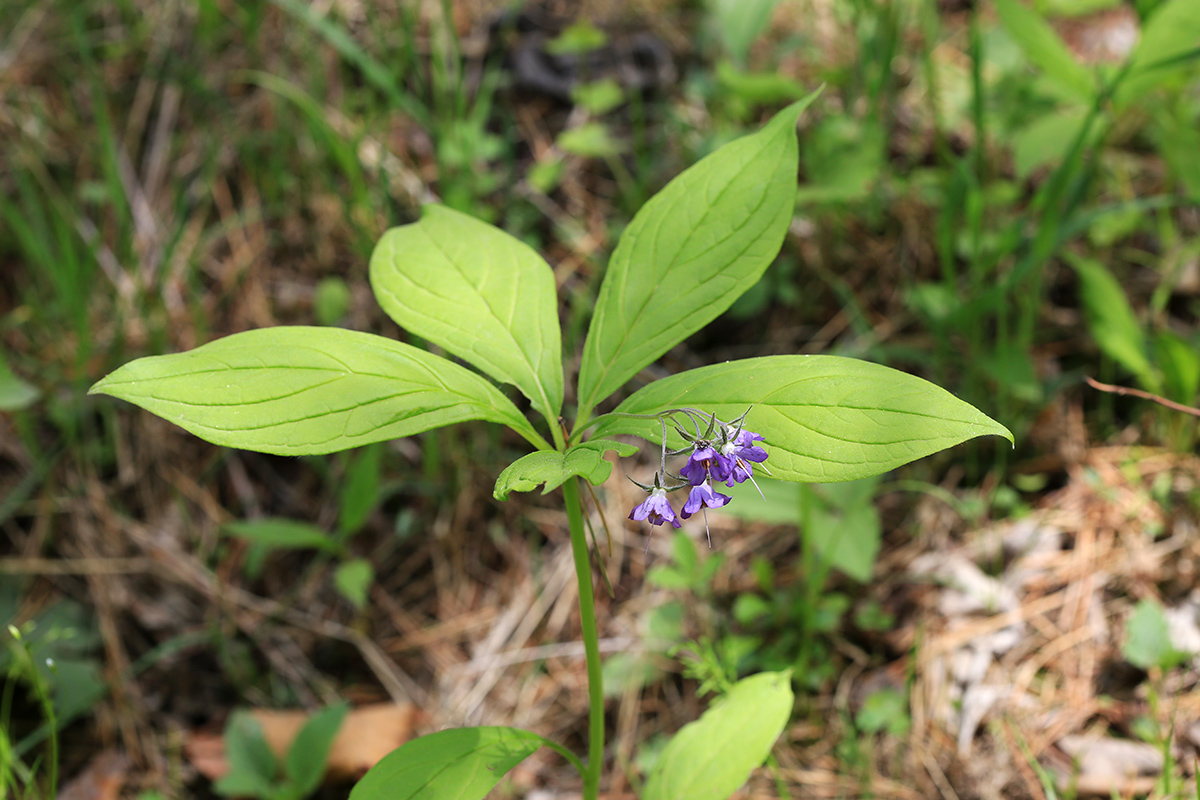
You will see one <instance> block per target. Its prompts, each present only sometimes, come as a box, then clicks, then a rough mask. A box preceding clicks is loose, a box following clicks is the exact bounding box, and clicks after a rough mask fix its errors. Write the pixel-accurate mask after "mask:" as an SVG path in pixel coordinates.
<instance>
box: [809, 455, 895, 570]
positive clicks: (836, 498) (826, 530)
mask: <svg viewBox="0 0 1200 800" xmlns="http://www.w3.org/2000/svg"><path fill="white" fill-rule="evenodd" d="M878 483H879V481H878V477H877V476H873V477H870V478H860V479H859V480H857V481H846V482H844V483H831V484H828V485H821V484H807V485H803V486H801V487H800V492H801V497H802V498H804V499H803V500H802V501H801V502H802V503H803V504H804V505H803V506H802V507H804V508H806V509H807V511H808V514H807V516H806V517H804V518H803V524H804V530H803V531H801V534H802V535H803V537H804V542H805V546H811V547H813V548H814V549H815V550H816V552H817V553H819V554H820V556H821V559H822V560H823V561H826V562H828V563H829V564H830V565H831V566H833V567H836V568H837V569H840V570H841V571H842V572H844V573H846V574H847V575H849V576H850V577H851V578H853V579H854V580H856V581H859V582H860V583H867V582H868V581H870V580H871V577H872V576H873V575H874V572H875V557H876V556H877V555H878V554H879V540H880V537H881V535H882V533H883V529H882V527H881V525H880V523H879V512H878V511H876V509H875V504H874V502H873V498H874V494H875V487H876V486H877V485H878ZM805 493H808V497H804V495H805Z"/></svg>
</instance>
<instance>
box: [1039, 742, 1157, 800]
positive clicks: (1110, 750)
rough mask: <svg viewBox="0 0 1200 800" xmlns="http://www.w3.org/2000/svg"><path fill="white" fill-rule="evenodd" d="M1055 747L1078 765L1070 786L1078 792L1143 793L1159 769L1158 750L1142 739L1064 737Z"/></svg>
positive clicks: (1105, 793) (1152, 782)
mask: <svg viewBox="0 0 1200 800" xmlns="http://www.w3.org/2000/svg"><path fill="white" fill-rule="evenodd" d="M1058 746H1059V747H1060V748H1062V750H1063V752H1065V753H1066V754H1067V755H1069V756H1071V758H1072V759H1074V760H1075V762H1076V763H1077V764H1078V765H1079V776H1078V778H1077V780H1076V783H1075V784H1074V785H1075V788H1076V790H1077V791H1078V792H1079V793H1080V794H1097V795H1103V796H1106V797H1107V796H1109V795H1110V794H1111V793H1113V792H1116V793H1117V794H1119V795H1121V796H1127V795H1131V794H1144V793H1146V792H1149V791H1152V790H1153V788H1154V783H1155V780H1156V778H1157V776H1158V774H1159V773H1160V772H1162V768H1163V754H1162V751H1161V750H1159V749H1158V748H1157V747H1154V746H1152V745H1149V744H1146V743H1144V742H1132V741H1129V740H1128V739H1109V738H1105V737H1101V736H1064V737H1063V738H1061V739H1059V740H1058Z"/></svg>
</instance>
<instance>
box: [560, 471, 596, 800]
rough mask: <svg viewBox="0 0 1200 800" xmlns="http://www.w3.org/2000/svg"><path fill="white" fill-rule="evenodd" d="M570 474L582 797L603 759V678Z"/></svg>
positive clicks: (589, 795) (567, 497)
mask: <svg viewBox="0 0 1200 800" xmlns="http://www.w3.org/2000/svg"><path fill="white" fill-rule="evenodd" d="M575 481H576V479H575V478H571V479H570V480H568V481H567V482H566V483H564V484H563V485H562V490H563V500H564V501H565V502H566V504H567V524H568V526H569V527H570V529H571V553H572V554H573V555H574V556H575V577H576V579H577V580H578V581H579V622H580V627H581V628H582V631H583V652H584V655H585V657H586V658H587V676H588V760H587V769H586V771H585V772H584V773H583V800H596V798H597V793H598V792H599V790H600V768H601V766H602V765H603V762H604V678H603V676H602V675H601V672H600V634H599V632H598V631H597V629H596V602H595V598H594V596H593V594H592V567H591V561H590V559H589V558H588V544H587V535H586V533H585V531H584V529H583V512H582V511H581V510H580V505H579V486H578V484H576V482H575Z"/></svg>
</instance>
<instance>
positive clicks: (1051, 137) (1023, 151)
mask: <svg viewBox="0 0 1200 800" xmlns="http://www.w3.org/2000/svg"><path fill="white" fill-rule="evenodd" d="M1086 118H1087V110H1086V109H1085V108H1084V107H1083V106H1071V107H1069V108H1064V109H1060V110H1058V111H1052V112H1050V113H1048V114H1045V115H1043V116H1040V117H1037V118H1036V119H1034V120H1033V121H1032V122H1030V123H1029V124H1028V125H1026V126H1025V127H1024V128H1021V129H1020V130H1018V131H1016V133H1015V134H1014V135H1013V136H1012V147H1013V162H1014V164H1013V166H1014V167H1015V168H1016V171H1017V177H1019V178H1021V179H1022V180H1024V179H1025V178H1028V177H1029V173H1031V172H1033V171H1034V170H1035V169H1037V168H1038V167H1043V166H1046V165H1048V164H1058V163H1059V162H1060V161H1062V159H1063V158H1064V157H1066V155H1067V154H1068V153H1070V152H1071V147H1072V145H1074V143H1075V138H1076V137H1077V136H1078V135H1079V129H1080V127H1082V126H1083V124H1084V120H1085V119H1086ZM1090 131H1091V133H1092V136H1091V137H1090V138H1092V139H1095V138H1096V134H1098V133H1099V128H1098V127H1096V126H1091V127H1090Z"/></svg>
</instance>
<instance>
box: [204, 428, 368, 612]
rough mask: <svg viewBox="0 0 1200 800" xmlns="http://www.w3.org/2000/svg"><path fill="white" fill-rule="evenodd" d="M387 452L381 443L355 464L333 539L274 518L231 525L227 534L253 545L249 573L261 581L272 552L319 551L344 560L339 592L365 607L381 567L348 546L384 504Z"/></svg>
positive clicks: (336, 576) (320, 531)
mask: <svg viewBox="0 0 1200 800" xmlns="http://www.w3.org/2000/svg"><path fill="white" fill-rule="evenodd" d="M381 454H382V450H381V447H380V446H379V445H378V444H375V445H370V446H368V447H365V448H363V450H362V452H361V453H360V454H359V456H358V457H357V458H355V459H353V460H351V461H350V464H349V466H348V468H347V469H346V478H345V482H344V484H343V485H342V491H341V506H340V508H339V513H338V525H337V530H336V531H335V532H334V533H333V534H332V535H331V534H329V533H327V532H326V531H325V530H323V529H322V528H319V527H317V526H316V525H313V524H311V523H308V522H301V521H299V520H290V519H279V518H274V517H268V518H265V519H253V520H240V521H238V522H231V523H229V524H228V525H226V526H225V527H224V530H225V532H226V533H227V534H228V535H230V536H234V537H237V538H238V539H241V540H243V541H245V542H247V543H249V544H250V551H249V553H248V554H247V556H246V561H245V564H244V568H245V572H246V575H247V576H249V577H251V578H256V577H258V576H259V575H260V574H261V573H262V568H263V564H264V562H265V560H266V558H267V556H268V555H269V554H270V552H271V551H272V550H315V551H317V552H318V553H320V554H323V555H326V556H332V557H333V558H336V559H337V560H338V562H339V563H338V567H337V569H336V570H335V571H334V574H333V585H334V588H336V589H337V591H338V593H339V594H341V595H342V596H343V597H345V598H346V599H347V600H349V601H350V602H351V603H353V604H354V606H355V608H358V609H362V608H364V607H365V606H366V598H367V592H368V590H369V589H370V588H371V584H372V583H374V582H375V568H374V567H372V566H371V563H370V562H369V561H367V560H365V559H362V558H354V557H353V556H352V555H351V553H350V550H349V549H348V547H347V545H348V542H349V540H350V539H351V537H353V536H354V535H355V534H357V533H358V532H359V531H360V530H362V528H363V525H365V524H366V521H367V516H368V515H369V514H370V513H371V511H372V510H373V509H374V508H375V507H376V505H378V503H379V500H380V488H379V471H380V456H381Z"/></svg>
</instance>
